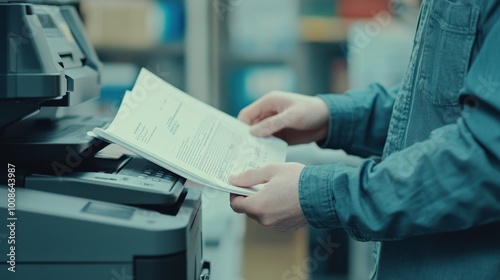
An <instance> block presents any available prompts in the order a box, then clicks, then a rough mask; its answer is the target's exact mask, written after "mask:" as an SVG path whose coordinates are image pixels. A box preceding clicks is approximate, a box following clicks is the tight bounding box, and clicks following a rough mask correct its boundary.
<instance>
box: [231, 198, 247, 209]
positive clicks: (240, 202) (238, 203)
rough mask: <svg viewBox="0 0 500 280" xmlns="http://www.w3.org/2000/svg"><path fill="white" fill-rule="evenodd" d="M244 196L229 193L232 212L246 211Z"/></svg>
mask: <svg viewBox="0 0 500 280" xmlns="http://www.w3.org/2000/svg"><path fill="white" fill-rule="evenodd" d="M245 198H246V197H244V196H241V195H237V194H231V195H230V201H231V208H233V211H234V212H236V213H246V212H247V207H246V203H245Z"/></svg>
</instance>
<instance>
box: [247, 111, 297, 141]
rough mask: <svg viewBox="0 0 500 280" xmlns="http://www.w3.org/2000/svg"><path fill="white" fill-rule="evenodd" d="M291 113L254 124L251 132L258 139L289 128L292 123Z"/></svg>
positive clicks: (284, 113) (285, 112)
mask: <svg viewBox="0 0 500 280" xmlns="http://www.w3.org/2000/svg"><path fill="white" fill-rule="evenodd" d="M288 112H289V111H283V112H281V113H279V114H277V115H274V116H271V117H269V118H266V119H264V120H262V121H261V122H259V123H256V124H254V125H253V126H252V127H251V128H250V132H251V133H252V134H253V135H255V136H257V137H267V136H271V135H273V134H274V133H276V132H278V131H280V130H282V129H284V128H286V127H288V126H289V125H290V124H291V123H292V118H291V114H290V113H288Z"/></svg>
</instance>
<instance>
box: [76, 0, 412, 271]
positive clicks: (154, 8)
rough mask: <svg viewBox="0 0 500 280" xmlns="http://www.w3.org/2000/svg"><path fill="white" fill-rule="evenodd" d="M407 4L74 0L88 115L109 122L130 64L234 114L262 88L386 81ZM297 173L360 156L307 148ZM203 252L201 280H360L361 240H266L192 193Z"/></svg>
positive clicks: (406, 45)
mask: <svg viewBox="0 0 500 280" xmlns="http://www.w3.org/2000/svg"><path fill="white" fill-rule="evenodd" d="M419 5H420V1H417V0H399V1H390V0H272V1H269V0H205V1H203V0H141V1H138V0H83V1H82V2H81V3H80V6H79V11H80V12H81V15H82V17H83V20H84V23H85V28H86V32H87V35H88V37H89V39H90V40H91V42H92V44H93V45H94V47H95V48H96V50H97V54H98V56H99V58H100V59H101V61H102V62H103V63H104V71H103V80H102V81H103V84H102V89H101V97H100V100H99V102H100V107H101V108H102V111H103V112H104V113H109V114H113V113H114V112H116V110H117V109H118V107H119V105H120V100H121V98H122V96H123V94H124V93H125V91H126V90H128V89H131V88H132V85H133V83H134V81H135V78H136V77H137V74H138V73H139V70H140V69H141V67H146V68H148V69H149V70H151V71H152V72H153V73H155V74H157V75H158V76H160V77H161V78H163V79H165V80H166V81H168V82H169V83H171V84H173V85H175V86H177V87H179V88H180V89H182V90H183V91H185V92H187V93H189V94H191V95H193V96H195V97H196V98H199V99H201V100H203V101H204V102H207V103H209V104H211V105H213V106H215V107H217V108H219V109H221V110H223V111H225V112H227V113H228V114H231V115H233V116H236V115H237V114H238V112H239V110H241V109H242V108H243V107H245V106H246V105H248V104H250V103H251V102H252V101H254V100H256V99H257V98H259V97H260V96H262V95H263V94H265V93H267V92H269V91H272V90H281V91H290V92H298V93H302V94H308V95H314V94H319V93H331V94H342V93H343V92H345V91H346V90H348V89H357V88H363V87H366V86H367V85H369V84H370V83H373V82H378V83H381V84H382V85H384V86H391V85H395V84H397V83H398V82H399V81H400V80H401V79H402V76H403V74H404V71H405V68H406V65H407V62H408V60H409V57H410V53H411V48H412V45H413V35H414V31H415V25H416V21H417V17H418V8H419ZM288 160H290V161H298V162H302V163H305V164H324V163H333V162H339V161H342V162H345V163H346V164H349V165H356V164H358V163H359V161H360V160H361V159H359V158H355V157H352V156H349V155H346V154H345V153H344V152H343V151H333V150H327V151H323V150H320V149H319V148H317V147H316V146H315V145H314V144H311V145H301V146H296V147H290V150H289V152H288ZM203 211H204V214H203V215H204V217H203V230H204V246H205V247H204V254H205V256H204V257H205V258H206V259H208V260H209V261H211V263H212V275H211V276H212V278H213V279H223V280H225V279H231V280H232V279H249V280H252V279H314V280H317V279H366V278H367V277H368V276H369V274H370V271H371V269H372V267H373V261H372V257H371V251H372V249H371V246H372V244H370V243H360V242H356V241H353V240H351V239H350V238H349V237H348V236H347V234H346V233H345V232H344V231H343V230H318V229H314V228H307V227H306V228H303V229H300V230H297V231H295V232H277V231H274V230H269V229H266V228H263V227H261V226H260V225H258V224H256V223H255V222H253V221H252V220H250V219H248V218H246V217H245V216H243V215H238V214H235V213H233V212H232V210H231V209H230V207H229V197H228V195H227V194H224V193H218V192H216V191H213V190H208V189H205V190H204V194H203Z"/></svg>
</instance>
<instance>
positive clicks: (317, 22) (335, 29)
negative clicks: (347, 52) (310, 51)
mask: <svg viewBox="0 0 500 280" xmlns="http://www.w3.org/2000/svg"><path fill="white" fill-rule="evenodd" d="M354 21H356V19H345V18H340V17H319V16H303V17H302V18H301V19H300V23H299V24H300V38H301V40H302V41H304V42H318V43H342V42H345V41H346V40H347V32H348V29H349V26H350V24H351V23H352V22H354Z"/></svg>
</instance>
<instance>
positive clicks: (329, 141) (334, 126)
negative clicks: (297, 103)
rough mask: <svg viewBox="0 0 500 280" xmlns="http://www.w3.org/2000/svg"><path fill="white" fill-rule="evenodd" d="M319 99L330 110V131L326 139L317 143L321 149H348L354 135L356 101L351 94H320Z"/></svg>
mask: <svg viewBox="0 0 500 280" xmlns="http://www.w3.org/2000/svg"><path fill="white" fill-rule="evenodd" d="M318 97H319V98H321V99H322V100H323V101H324V102H325V103H326V106H327V107H328V109H329V129H328V135H327V137H326V139H324V140H323V141H319V142H316V143H317V144H318V146H319V147H321V148H331V149H346V148H348V146H349V144H350V143H351V142H352V141H351V140H352V137H353V133H354V112H355V104H354V101H353V100H352V98H351V97H350V96H349V94H320V95H318Z"/></svg>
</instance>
